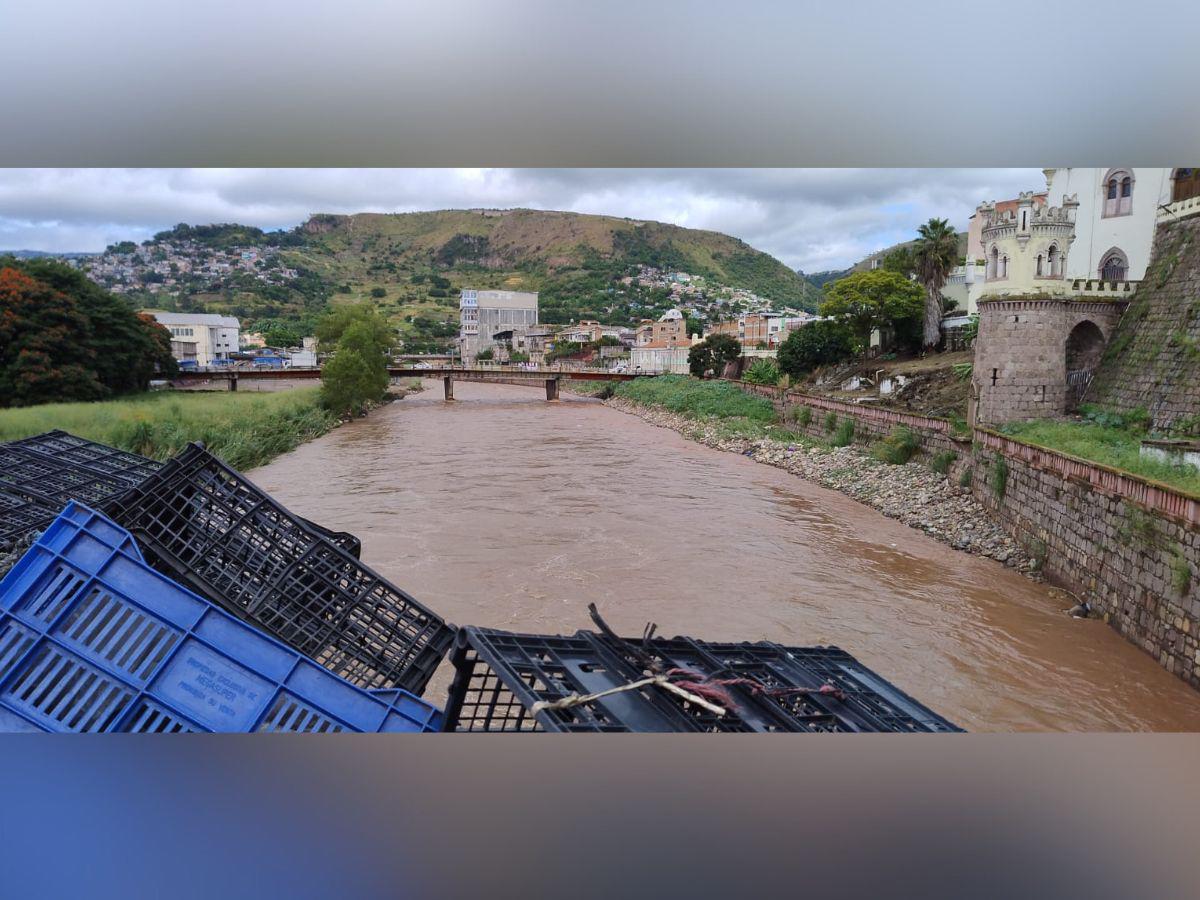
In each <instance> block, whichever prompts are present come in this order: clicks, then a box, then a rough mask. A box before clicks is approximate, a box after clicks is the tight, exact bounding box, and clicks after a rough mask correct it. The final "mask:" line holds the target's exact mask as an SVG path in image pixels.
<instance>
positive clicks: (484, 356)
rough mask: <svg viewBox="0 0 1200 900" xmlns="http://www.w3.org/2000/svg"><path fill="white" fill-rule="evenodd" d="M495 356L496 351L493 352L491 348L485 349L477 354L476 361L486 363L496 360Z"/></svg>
mask: <svg viewBox="0 0 1200 900" xmlns="http://www.w3.org/2000/svg"><path fill="white" fill-rule="evenodd" d="M495 356H496V351H495V350H493V349H492V348H491V347H484V348H483V349H482V350H480V351H479V352H478V353H476V354H475V359H476V361H478V360H483V361H485V362H486V361H487V360H489V359H494V358H495Z"/></svg>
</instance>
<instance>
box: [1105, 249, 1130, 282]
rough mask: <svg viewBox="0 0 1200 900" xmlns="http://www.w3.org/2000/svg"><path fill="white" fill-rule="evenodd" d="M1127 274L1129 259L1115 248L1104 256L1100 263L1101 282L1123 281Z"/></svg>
mask: <svg viewBox="0 0 1200 900" xmlns="http://www.w3.org/2000/svg"><path fill="white" fill-rule="evenodd" d="M1128 274H1129V259H1128V258H1127V257H1126V256H1125V254H1124V253H1123V252H1122V251H1120V250H1118V249H1117V248H1116V247H1114V248H1113V249H1111V250H1109V251H1108V252H1107V253H1105V254H1104V257H1103V259H1102V260H1101V262H1100V279H1101V280H1102V281H1124V280H1125V278H1126V277H1127V276H1128Z"/></svg>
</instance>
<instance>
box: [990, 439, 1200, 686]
mask: <svg viewBox="0 0 1200 900" xmlns="http://www.w3.org/2000/svg"><path fill="white" fill-rule="evenodd" d="M1001 460H1003V465H1000V461H1001ZM973 491H974V493H975V496H976V497H977V498H978V500H979V501H980V502H981V503H982V504H983V505H984V506H985V507H986V508H987V509H989V510H991V512H992V513H993V514H994V515H995V516H996V517H997V518H998V519H999V521H1000V522H1001V523H1002V524H1003V526H1004V527H1005V529H1006V530H1007V531H1008V532H1009V533H1010V534H1011V535H1012V536H1013V537H1014V538H1016V539H1017V540H1018V541H1019V542H1020V543H1021V544H1022V546H1024V547H1025V549H1026V550H1027V552H1029V553H1030V555H1031V556H1033V557H1034V558H1035V559H1038V560H1041V561H1043V562H1042V571H1043V572H1044V573H1045V574H1046V576H1047V577H1048V578H1050V579H1051V580H1052V581H1055V582H1057V583H1059V584H1061V585H1063V586H1064V587H1067V588H1069V589H1071V590H1074V591H1075V592H1076V593H1077V594H1078V595H1079V597H1080V599H1081V600H1086V601H1087V602H1088V604H1089V605H1090V606H1091V608H1092V611H1093V615H1100V616H1102V617H1103V618H1104V620H1105V621H1107V622H1108V623H1109V624H1111V625H1112V626H1113V627H1114V628H1116V629H1117V631H1119V632H1120V633H1121V634H1123V635H1124V636H1125V637H1126V638H1128V639H1129V640H1130V641H1132V642H1133V643H1135V644H1137V645H1138V646H1140V647H1141V648H1142V649H1144V650H1145V651H1146V652H1147V653H1149V654H1151V655H1152V656H1154V657H1155V658H1156V659H1157V660H1158V661H1159V663H1160V664H1161V665H1162V666H1163V667H1164V668H1166V669H1167V671H1169V672H1173V673H1175V674H1176V675H1178V676H1179V677H1180V678H1183V679H1184V680H1185V681H1187V682H1188V683H1189V684H1191V685H1192V686H1193V687H1200V644H1198V642H1197V638H1198V637H1200V501H1197V500H1196V499H1194V498H1191V497H1189V496H1187V495H1185V494H1181V493H1179V492H1177V491H1174V490H1172V489H1171V488H1169V487H1167V486H1165V485H1159V484H1155V483H1153V482H1150V481H1147V480H1145V479H1141V478H1137V477H1135V476H1132V475H1129V474H1127V473H1124V472H1119V471H1117V470H1115V469H1110V468H1108V467H1107V466H1101V465H1097V464H1094V463H1090V462H1088V461H1086V460H1080V459H1076V458H1074V457H1071V456H1067V455H1066V454H1062V453H1057V452H1055V451H1052V450H1044V449H1041V448H1039V447H1034V446H1031V445H1029V444H1025V443H1022V442H1020V441H1014V440H1012V439H1011V438H1008V437H1005V436H1004V435H1001V434H998V433H996V432H993V431H987V430H984V429H979V430H977V431H976V433H975V474H974V479H973Z"/></svg>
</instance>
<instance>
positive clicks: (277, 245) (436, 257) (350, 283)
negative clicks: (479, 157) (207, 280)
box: [156, 209, 820, 348]
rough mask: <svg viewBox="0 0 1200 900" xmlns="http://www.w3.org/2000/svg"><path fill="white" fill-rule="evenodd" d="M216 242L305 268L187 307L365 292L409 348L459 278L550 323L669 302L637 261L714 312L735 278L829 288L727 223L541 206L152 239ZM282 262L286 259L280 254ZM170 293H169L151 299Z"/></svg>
mask: <svg viewBox="0 0 1200 900" xmlns="http://www.w3.org/2000/svg"><path fill="white" fill-rule="evenodd" d="M157 239H161V240H174V241H176V242H177V243H178V242H180V241H191V242H192V244H193V245H196V244H199V245H202V246H204V247H205V248H206V249H207V250H215V249H228V248H229V247H231V246H233V245H237V244H248V243H254V244H257V245H259V246H262V245H268V246H271V247H273V248H274V250H273V252H274V257H273V260H272V263H271V264H272V265H278V266H281V267H287V268H288V269H293V270H295V271H296V272H297V273H298V276H297V277H296V278H295V279H293V280H292V281H290V282H289V283H288V284H286V285H285V286H282V287H281V286H280V285H256V284H255V281H254V278H253V277H251V276H249V275H246V274H242V273H235V274H233V275H231V276H230V277H228V278H225V279H222V280H221V283H219V284H213V285H209V286H207V287H206V288H204V289H201V290H197V289H195V288H194V287H193V289H191V290H188V291H185V292H183V293H184V294H185V295H184V296H181V297H180V298H179V300H178V305H179V306H180V308H185V307H186V308H191V309H205V310H209V311H214V312H226V313H230V314H233V315H238V316H240V317H242V318H243V319H246V320H247V322H248V323H249V324H251V325H252V326H255V325H258V326H261V325H262V324H264V323H269V322H271V321H279V322H291V323H293V324H296V325H297V326H299V327H304V325H305V324H307V322H306V320H309V319H311V316H312V315H314V314H315V313H316V312H317V311H318V310H319V309H320V308H322V307H323V306H324V304H325V303H326V302H334V303H336V302H345V301H355V300H363V299H368V300H372V301H373V302H375V303H376V304H377V305H378V306H379V307H380V308H381V310H382V312H383V313H384V314H385V315H386V316H388V318H389V319H391V320H392V321H393V322H395V324H396V325H397V326H398V327H400V329H401V331H402V333H403V334H404V335H405V337H406V339H407V343H408V344H409V346H410V347H415V348H424V347H425V345H432V344H437V343H439V342H442V343H444V341H445V340H446V339H448V338H449V337H451V336H453V335H454V334H456V333H457V318H458V295H459V291H460V290H461V289H462V288H464V287H473V288H505V289H510V290H532V291H539V292H540V294H541V297H540V308H541V319H542V321H545V322H549V323H560V322H568V321H571V320H579V319H597V320H599V321H602V322H605V323H609V324H632V323H634V322H636V321H638V320H639V319H641V318H645V317H648V316H652V315H655V314H657V313H660V312H661V311H663V310H665V309H667V308H669V307H670V306H671V305H673V304H674V302H675V301H674V300H672V298H671V297H670V291H669V284H668V283H667V282H666V279H665V277H664V278H662V279H661V281H662V282H663V283H661V284H651V285H640V284H638V283H637V282H636V281H634V282H633V283H627V280H628V279H629V278H630V277H631V276H636V275H637V274H638V272H639V267H640V266H651V267H654V268H656V269H658V270H660V271H662V272H663V273H667V272H686V273H689V274H691V275H693V276H700V279H699V280H698V281H694V282H693V284H695V285H698V287H697V288H696V290H697V293H696V294H691V295H688V296H687V297H686V299H687V300H688V301H689V302H691V301H695V302H694V304H693V305H695V306H696V307H697V308H698V309H699V310H701V311H702V312H704V311H708V314H709V315H710V316H712V317H717V316H718V315H719V314H720V312H721V311H722V307H720V306H719V305H716V304H717V303H718V302H719V301H720V300H722V299H724V300H725V301H726V302H728V300H729V299H730V295H731V293H732V291H733V290H734V289H741V290H743V291H749V292H751V293H753V294H755V295H758V296H759V297H762V298H765V299H766V300H767V301H769V303H770V304H771V305H772V306H775V307H777V308H778V307H792V308H797V309H808V310H812V309H815V307H816V303H817V302H818V300H819V296H820V291H819V290H818V289H817V288H816V287H815V286H814V285H812V284H811V283H810V282H808V281H807V280H806V279H805V278H803V277H802V276H801V275H799V274H797V273H796V272H794V271H793V270H791V269H789V268H788V267H787V266H785V265H784V264H783V263H781V262H779V260H777V259H775V258H774V257H771V256H769V255H767V254H765V253H762V252H761V251H758V250H755V249H754V248H753V247H751V246H750V245H748V244H746V243H745V242H743V241H740V240H738V239H736V238H732V237H730V236H728V235H724V234H719V233H717V232H713V231H700V230H696V229H690V228H681V227H678V226H674V225H666V224H663V223H660V222H648V221H637V220H633V219H622V218H615V217H610V216H595V215H585V214H580V213H566V212H548V211H538V210H526V209H515V210H441V211H436V212H417V213H400V214H377V213H360V214H357V215H348V216H342V215H328V214H318V215H314V216H312V217H311V218H310V219H309V220H308V221H307V222H306V223H304V224H303V225H301V226H299V227H298V228H296V229H295V230H294V231H292V232H288V233H286V234H285V233H281V232H275V233H267V234H264V233H263V232H261V231H258V230H257V229H252V228H247V227H243V226H236V225H221V226H199V227H188V226H178V227H177V228H175V229H173V230H172V231H170V232H163V233H161V234H160V235H156V240H157ZM274 260H277V261H278V262H275V261H274ZM156 300H157V301H158V302H160V303H161V300H162V295H161V294H160V295H158V297H157V298H156Z"/></svg>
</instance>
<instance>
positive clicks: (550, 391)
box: [546, 378, 558, 400]
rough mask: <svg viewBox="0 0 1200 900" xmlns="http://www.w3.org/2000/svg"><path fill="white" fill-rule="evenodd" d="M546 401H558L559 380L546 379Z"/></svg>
mask: <svg viewBox="0 0 1200 900" xmlns="http://www.w3.org/2000/svg"><path fill="white" fill-rule="evenodd" d="M546 399H547V400H557V399H558V379H557V378H547V379H546Z"/></svg>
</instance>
